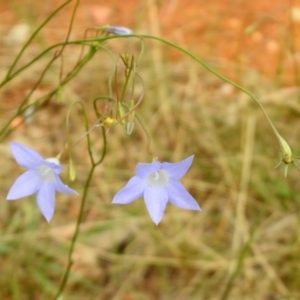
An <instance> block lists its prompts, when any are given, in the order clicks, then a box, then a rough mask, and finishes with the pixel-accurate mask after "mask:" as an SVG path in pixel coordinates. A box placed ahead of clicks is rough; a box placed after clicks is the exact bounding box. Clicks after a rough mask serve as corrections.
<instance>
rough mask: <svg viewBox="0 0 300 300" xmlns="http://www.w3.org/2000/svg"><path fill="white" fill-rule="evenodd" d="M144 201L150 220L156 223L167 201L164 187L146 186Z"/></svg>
mask: <svg viewBox="0 0 300 300" xmlns="http://www.w3.org/2000/svg"><path fill="white" fill-rule="evenodd" d="M144 201H145V204H146V206H147V209H148V212H149V214H150V217H151V219H152V221H153V222H154V223H155V224H156V225H158V223H159V222H160V221H161V219H162V217H163V215H164V211H165V208H166V205H167V202H168V193H167V191H166V189H164V188H157V187H155V188H153V187H147V188H146V189H145V192H144Z"/></svg>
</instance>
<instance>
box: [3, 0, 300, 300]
mask: <svg viewBox="0 0 300 300" xmlns="http://www.w3.org/2000/svg"><path fill="white" fill-rule="evenodd" d="M62 3H63V2H62V1H58V0H53V1H33V0H22V1H21V0H10V1H4V0H0V80H1V81H2V80H3V78H4V77H5V75H6V73H7V71H8V69H9V67H10V66H11V64H12V63H13V60H14V58H15V57H16V55H17V54H18V53H19V52H20V50H21V48H22V46H23V45H24V43H25V42H26V41H27V40H28V38H29V37H30V35H31V34H32V33H33V32H34V30H35V29H36V28H37V26H39V25H40V24H41V23H42V22H44V20H45V19H46V18H47V17H48V16H49V15H50V14H51V13H52V12H53V11H54V10H55V9H56V8H57V7H59V6H60V5H61V4H62ZM75 3H76V2H75V1H74V0H73V1H71V2H70V3H69V4H68V5H66V6H65V7H64V8H63V9H62V10H61V11H60V12H59V13H58V14H57V15H55V16H54V17H53V18H52V19H51V21H50V22H49V23H48V24H47V25H46V26H45V27H44V28H43V30H42V31H41V32H40V33H39V34H38V35H37V36H36V38H35V39H34V40H33V41H32V42H31V44H30V46H29V47H28V48H27V49H26V51H25V52H24V53H23V55H22V57H21V58H20V61H19V62H18V64H17V66H16V69H18V68H20V67H22V66H23V65H24V64H26V62H28V61H30V60H31V59H33V58H34V57H36V56H37V55H38V54H39V53H41V52H42V51H43V50H45V49H46V48H48V47H49V46H51V45H52V44H54V43H58V42H62V41H64V40H65V38H66V35H67V32H68V26H69V24H70V20H71V16H72V12H73V10H74V7H75ZM107 24H110V25H119V26H126V27H128V28H131V29H132V30H133V31H134V33H136V34H148V35H156V36H160V37H162V38H165V39H167V40H169V41H172V42H174V43H176V44H178V45H180V46H181V47H184V48H186V49H188V50H189V51H191V52H192V53H194V54H195V55H197V56H198V57H199V58H201V59H202V60H203V61H205V62H206V63H207V64H208V65H209V66H210V67H212V68H213V69H215V70H216V71H218V72H220V73H221V74H222V75H224V76H225V77H227V78H229V79H231V80H233V81H234V82H236V83H238V84H239V85H241V86H243V87H244V88H246V89H248V90H249V91H250V92H251V93H253V94H254V95H255V96H256V97H257V98H258V99H259V100H260V101H261V103H262V104H263V105H264V107H265V109H266V111H267V113H268V115H269V116H270V118H271V119H272V121H273V122H274V125H275V127H276V128H277V130H278V131H279V133H280V134H281V135H282V136H283V137H284V138H285V139H286V141H287V142H288V143H289V145H290V146H291V148H292V150H293V153H294V154H295V155H297V154H300V143H299V142H298V140H299V137H300V134H299V132H298V131H299V128H300V122H299V115H300V90H299V83H300V70H299V59H300V53H299V49H300V1H299V0H297V1H296V0H294V1H292V0H291V1H286V0H274V1H269V0H252V1H242V0H239V1H236V0H222V1H221V0H214V1H202V0H197V1H196V0H190V1H184V0H168V1H158V0H146V1H138V0H127V1H117V0H111V1H104V0H97V1H96V0H82V1H80V3H79V6H78V9H77V12H76V16H75V20H74V26H73V30H72V32H71V35H70V40H75V39H83V36H84V33H85V31H86V30H87V29H88V28H94V27H100V26H103V25H107ZM144 45H145V53H144V54H143V56H142V58H141V59H140V61H139V65H138V73H139V75H140V76H141V77H142V79H143V81H144V84H145V96H144V100H143V103H142V105H141V106H140V107H139V108H138V110H137V113H138V115H139V117H140V118H141V119H142V121H143V124H144V125H145V127H146V128H147V131H148V133H149V138H150V141H151V150H152V152H153V154H154V155H156V156H157V157H158V158H159V160H160V161H169V162H175V161H179V160H182V159H184V158H186V157H188V156H190V155H193V154H194V155H195V160H194V164H193V165H192V167H191V168H190V170H189V172H188V173H187V174H186V176H185V177H184V178H183V179H182V182H183V184H184V185H185V186H186V188H187V190H188V191H189V192H190V193H191V194H192V195H193V196H194V198H195V199H196V200H197V201H198V203H199V205H200V206H201V208H202V211H201V212H194V211H184V210H180V209H179V208H176V207H174V206H172V205H171V204H168V206H167V209H166V212H165V215H164V218H163V220H162V222H161V223H160V224H159V226H158V227H156V226H155V225H154V224H153V222H152V221H151V219H150V217H149V216H148V213H147V211H146V208H145V205H144V203H143V200H142V199H140V200H137V201H135V202H133V203H131V204H129V205H126V206H117V205H112V204H111V201H112V198H113V196H114V195H115V193H116V192H117V191H118V190H120V188H122V187H123V186H124V185H125V184H126V182H127V181H128V180H129V178H131V177H132V176H133V175H134V174H135V166H136V164H137V162H150V161H151V157H150V156H149V154H148V153H147V137H146V134H145V132H144V130H143V129H142V127H141V126H140V125H139V124H138V122H136V124H135V128H134V131H133V133H132V134H131V135H130V136H127V135H126V133H125V131H124V128H123V127H122V126H115V127H113V128H111V129H110V130H109V132H108V135H107V143H108V144H107V145H108V149H107V155H106V158H105V160H104V162H103V163H102V164H101V165H100V166H99V167H97V169H96V171H95V174H94V177H93V180H92V182H91V185H90V188H89V190H88V198H87V203H86V206H85V209H84V219H83V223H82V225H81V227H80V235H79V238H78V242H77V244H76V247H75V250H74V255H73V258H74V264H73V266H72V269H71V273H70V277H69V280H68V283H67V286H66V289H65V291H64V293H63V297H62V298H61V299H72V300H73V299H75V300H76V299H114V300H119V299H120V300H150V299H159V300H169V299H172V300H190V299H191V300H193V299H205V300H207V299H209V300H210V299H213V300H214V299H220V300H225V299H234V300H235V299H245V300H250V299H251V300H252V299H255V300H256V299H257V300H279V299H280V300H283V299H290V300H295V299H300V262H299V255H300V254H299V253H300V240H299V237H300V235H299V233H300V226H299V225H300V214H299V213H300V212H299V208H300V195H299V194H298V193H299V190H300V187H299V182H300V173H299V171H298V170H297V169H296V168H295V167H294V166H292V167H290V169H289V172H288V176H287V178H285V177H284V171H283V165H281V166H280V167H278V168H277V169H274V166H275V165H276V164H277V163H278V162H279V161H280V159H281V158H280V149H279V145H278V142H277V140H276V137H275V135H274V133H273V132H272V130H271V128H270V126H269V124H268V123H267V121H266V119H265V117H264V116H263V114H262V112H261V110H260V109H259V107H258V106H257V105H256V104H255V103H254V102H252V100H251V99H250V98H249V97H248V96H247V95H246V94H244V93H242V92H241V91H239V90H237V89H235V88H234V87H233V86H231V85H230V84H228V83H226V82H223V81H222V80H220V79H219V78H217V77H216V76H214V75H213V74H211V73H209V72H208V71H207V70H205V69H204V68H203V67H202V66H201V65H199V64H198V63H196V62H195V61H193V60H192V59H191V58H189V57H187V56H186V55H184V54H183V53H180V52H179V51H178V50H175V49H172V48H171V47H169V46H166V45H163V44H161V43H159V42H157V41H152V40H149V39H145V40H144ZM105 46H106V47H107V48H108V49H109V50H110V51H111V52H112V53H113V54H114V59H112V58H111V57H110V55H108V53H107V52H106V51H103V50H100V51H98V52H97V54H96V55H95V56H94V57H93V59H92V60H91V61H90V62H89V63H88V64H87V65H86V66H85V67H84V68H83V69H82V70H81V71H80V72H79V74H78V75H77V76H76V77H75V78H74V79H73V80H72V81H70V83H68V84H67V85H66V86H65V87H64V88H63V89H62V91H61V93H60V95H59V96H57V95H56V96H55V97H53V98H52V99H51V101H50V102H48V103H47V105H44V106H43V107H40V108H39V109H38V110H36V111H35V113H34V114H33V115H32V116H31V117H30V118H27V119H26V120H25V121H24V116H22V115H20V116H18V117H16V118H14V119H13V121H12V122H10V123H9V125H8V130H9V134H6V135H5V136H4V139H2V142H1V144H0V153H1V155H0V164H1V168H0V180H1V188H0V197H1V199H2V200H1V206H0V207H1V209H0V232H1V239H0V265H1V274H0V299H16V300H18V299H25V300H27V299H28V300H29V299H30V300H32V299H52V298H53V297H54V295H55V294H56V292H57V290H58V287H59V284H60V282H61V279H62V275H63V272H64V269H65V267H66V264H67V255H68V249H69V246H70V241H71V239H72V235H73V233H74V229H75V224H76V218H77V216H78V212H79V208H80V197H76V196H70V195H62V194H59V195H57V197H56V211H55V214H54V217H53V219H52V221H51V223H50V224H47V222H46V221H45V220H44V218H43V216H42V215H41V213H40V212H39V210H38V207H37V206H36V203H35V197H34V196H32V197H27V198H26V199H22V200H19V201H14V202H8V201H5V198H6V195H7V192H8V190H9V188H10V186H11V185H12V183H13V182H14V180H15V179H16V178H17V177H18V176H19V175H20V174H21V173H22V172H23V170H22V168H21V167H19V166H18V165H17V164H16V163H15V161H14V159H13V158H12V154H11V152H10V150H9V146H8V143H9V142H10V141H14V142H19V143H22V144H24V145H26V146H29V147H31V148H33V149H35V150H36V151H38V152H39V153H40V154H41V155H42V156H43V157H44V158H48V157H53V156H55V155H57V154H58V153H59V152H60V151H61V150H62V148H63V147H64V143H65V133H66V129H65V116H66V113H67V110H68V107H69V105H70V103H72V102H73V101H76V100H81V101H83V103H84V104H85V105H86V107H87V109H88V115H89V119H90V124H93V122H95V121H96V117H95V114H94V112H93V110H92V101H93V99H95V98H96V97H98V96H100V95H107V94H108V81H109V78H110V76H112V73H113V70H114V66H115V61H116V60H117V58H118V57H119V55H120V54H125V53H129V54H133V55H134V56H135V57H138V55H139V54H140V49H141V42H140V41H139V40H138V39H134V38H126V39H125V38H120V39H114V40H111V41H109V42H107V43H106V45H105ZM80 50H81V48H80V47H78V46H67V47H66V49H65V52H64V55H63V66H64V70H63V72H65V73H67V72H68V70H71V69H72V67H74V64H76V62H77V60H78V55H79V53H80ZM53 53H54V52H51V53H49V54H47V55H45V57H43V58H42V59H40V60H39V61H38V62H36V63H35V64H34V65H32V66H31V67H29V68H27V69H26V70H25V71H24V72H22V73H20V74H19V75H18V76H16V77H15V78H14V79H13V80H11V81H10V82H9V83H7V84H6V85H4V86H3V87H1V89H0V129H1V128H4V127H5V126H6V125H7V124H8V122H9V120H11V118H12V117H13V116H14V114H15V113H16V111H17V109H18V106H19V105H20V103H21V102H22V101H23V99H24V98H25V97H26V96H27V95H28V93H30V91H31V89H32V88H33V87H34V86H35V85H36V84H37V82H38V80H39V78H40V76H41V74H42V72H43V70H44V68H45V66H46V64H47V62H48V61H49V60H50V59H51V58H52V57H53ZM60 66H61V61H60V62H59V63H55V64H53V66H51V68H50V69H48V71H47V73H46V75H45V76H44V78H43V80H42V81H41V82H40V83H39V84H38V85H37V87H36V89H35V91H34V92H33V93H32V95H31V96H30V98H29V101H30V103H35V101H36V99H40V98H41V97H43V95H45V94H47V93H48V92H49V91H50V90H51V89H53V88H54V87H56V86H57V85H58V83H59V74H60V71H61V69H60ZM139 88H140V86H138V87H137V89H136V93H137V98H138V96H139V95H140V93H141V91H140V90H139ZM22 121H24V122H22ZM83 133H84V125H83V119H82V114H81V111H80V110H79V109H74V110H73V111H72V113H71V130H70V134H71V138H72V139H73V140H74V141H76V140H77V139H78V138H79V137H80V136H81V135H82V134H83ZM92 138H93V147H94V148H93V149H94V151H95V152H97V151H100V150H101V147H102V146H103V142H102V138H101V131H100V129H95V130H94V131H93V133H92ZM99 153H100V152H99ZM72 155H73V160H74V164H75V168H76V181H74V182H71V181H70V180H69V178H68V172H67V163H68V159H67V157H62V161H61V162H62V164H63V165H64V166H65V168H64V171H63V173H62V176H61V177H62V179H63V181H64V182H65V183H66V184H68V185H69V186H71V187H72V188H74V189H76V190H77V191H78V192H79V194H82V189H83V185H84V183H85V181H86V178H87V176H88V173H89V169H90V162H89V158H88V156H87V149H86V144H85V141H82V142H80V143H78V144H77V145H76V147H74V149H73V151H72Z"/></svg>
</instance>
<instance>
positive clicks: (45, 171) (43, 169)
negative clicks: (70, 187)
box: [37, 158, 59, 182]
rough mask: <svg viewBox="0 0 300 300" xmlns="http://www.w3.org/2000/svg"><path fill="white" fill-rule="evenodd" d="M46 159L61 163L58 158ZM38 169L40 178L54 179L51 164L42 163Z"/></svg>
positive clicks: (47, 180)
mask: <svg viewBox="0 0 300 300" xmlns="http://www.w3.org/2000/svg"><path fill="white" fill-rule="evenodd" d="M46 161H47V162H50V163H54V164H57V165H59V162H58V160H57V159H56V158H47V159H46ZM37 170H38V174H39V176H40V178H41V179H42V180H43V181H44V182H51V181H53V180H54V171H53V170H52V169H51V168H50V167H49V166H47V165H40V166H39V167H38V169H37Z"/></svg>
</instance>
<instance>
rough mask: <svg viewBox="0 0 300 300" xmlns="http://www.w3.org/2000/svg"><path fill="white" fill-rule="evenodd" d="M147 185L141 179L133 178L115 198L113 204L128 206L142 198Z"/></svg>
mask: <svg viewBox="0 0 300 300" xmlns="http://www.w3.org/2000/svg"><path fill="white" fill-rule="evenodd" d="M145 188H146V184H145V183H144V181H143V180H141V179H140V178H139V177H137V176H134V177H132V178H131V179H130V180H129V181H128V182H127V184H126V185H125V186H124V187H123V188H122V189H121V190H120V191H119V192H118V193H117V194H116V195H115V196H114V198H113V201H112V203H113V204H127V203H130V202H132V201H134V200H136V199H137V198H139V197H142V195H143V192H144V190H145Z"/></svg>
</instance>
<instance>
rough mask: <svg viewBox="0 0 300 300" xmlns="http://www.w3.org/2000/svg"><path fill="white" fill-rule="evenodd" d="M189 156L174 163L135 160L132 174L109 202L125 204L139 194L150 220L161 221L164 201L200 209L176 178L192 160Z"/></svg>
mask: <svg viewBox="0 0 300 300" xmlns="http://www.w3.org/2000/svg"><path fill="white" fill-rule="evenodd" d="M193 159H194V156H190V157H188V158H186V159H184V160H182V161H180V162H177V163H167V162H164V163H160V162H159V161H155V162H153V163H139V164H138V165H137V167H136V176H133V177H132V178H131V179H130V180H129V181H128V183H127V184H126V186H125V187H124V188H123V189H121V190H120V191H119V192H118V193H117V194H116V195H115V197H114V199H113V201H112V203H114V204H127V203H130V202H132V201H134V200H136V199H137V198H139V197H141V196H143V197H144V201H145V204H146V206H147V209H148V212H149V214H150V217H151V219H152V220H153V222H154V223H155V224H156V225H158V223H159V222H160V221H161V219H162V217H163V214H164V211H165V208H166V205H167V202H170V203H172V204H173V205H175V206H177V207H180V208H184V209H190V210H201V209H200V207H199V205H198V203H197V202H196V200H195V199H194V198H193V197H192V196H191V195H190V194H189V193H188V192H187V191H186V189H185V188H184V186H183V185H182V184H181V183H180V182H179V179H180V178H181V177H182V176H183V175H184V174H185V173H186V172H187V170H188V169H189V168H190V166H191V164H192V162H193Z"/></svg>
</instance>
